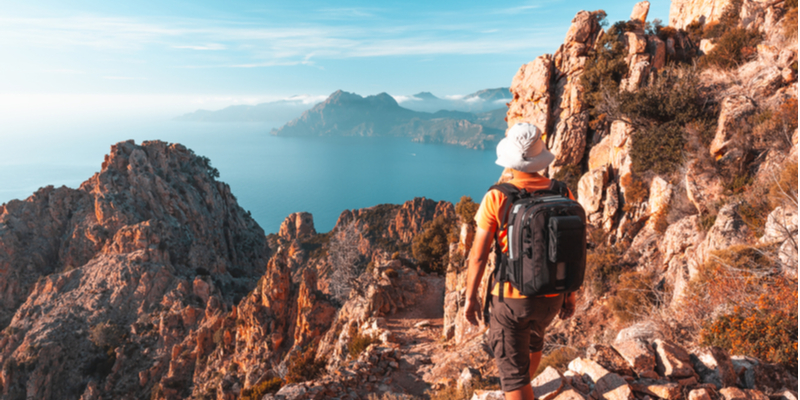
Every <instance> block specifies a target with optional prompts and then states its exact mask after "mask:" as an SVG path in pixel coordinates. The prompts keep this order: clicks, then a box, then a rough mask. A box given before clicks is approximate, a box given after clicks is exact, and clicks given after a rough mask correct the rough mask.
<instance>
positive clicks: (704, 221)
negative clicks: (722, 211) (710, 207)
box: [698, 213, 717, 232]
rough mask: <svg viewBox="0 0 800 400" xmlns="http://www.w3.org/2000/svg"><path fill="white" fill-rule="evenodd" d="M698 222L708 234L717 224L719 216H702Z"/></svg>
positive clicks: (709, 214)
mask: <svg viewBox="0 0 800 400" xmlns="http://www.w3.org/2000/svg"><path fill="white" fill-rule="evenodd" d="M698 222H699V223H700V228H702V229H703V230H704V231H706V232H708V230H709V229H711V227H712V226H714V223H715V222H717V214H712V213H706V214H700V220H699V221H698Z"/></svg>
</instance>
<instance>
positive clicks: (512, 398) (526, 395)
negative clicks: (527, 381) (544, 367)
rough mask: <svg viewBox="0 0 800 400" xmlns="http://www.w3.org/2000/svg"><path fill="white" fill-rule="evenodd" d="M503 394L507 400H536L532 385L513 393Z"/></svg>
mask: <svg viewBox="0 0 800 400" xmlns="http://www.w3.org/2000/svg"><path fill="white" fill-rule="evenodd" d="M503 394H504V395H505V398H506V400H534V399H533V388H532V387H531V385H525V386H523V387H521V388H519V389H517V390H515V391H513V392H505V393H503Z"/></svg>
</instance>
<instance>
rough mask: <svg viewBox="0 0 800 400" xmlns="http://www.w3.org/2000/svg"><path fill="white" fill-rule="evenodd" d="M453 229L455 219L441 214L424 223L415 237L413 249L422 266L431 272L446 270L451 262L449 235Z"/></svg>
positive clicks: (412, 244)
mask: <svg viewBox="0 0 800 400" xmlns="http://www.w3.org/2000/svg"><path fill="white" fill-rule="evenodd" d="M452 229H453V221H452V220H451V219H450V218H447V217H446V216H444V215H439V216H438V217H436V218H435V219H434V220H433V221H428V222H426V223H425V224H424V225H422V232H420V233H419V234H418V235H417V236H415V237H414V239H413V240H412V243H411V251H412V253H413V254H414V258H416V259H417V261H419V263H420V266H422V267H423V268H425V269H426V270H427V271H430V272H445V271H446V269H447V264H448V263H449V261H450V260H449V259H448V258H449V257H448V253H449V251H450V240H449V236H450V234H451V231H452Z"/></svg>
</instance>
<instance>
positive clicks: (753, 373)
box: [731, 356, 797, 392]
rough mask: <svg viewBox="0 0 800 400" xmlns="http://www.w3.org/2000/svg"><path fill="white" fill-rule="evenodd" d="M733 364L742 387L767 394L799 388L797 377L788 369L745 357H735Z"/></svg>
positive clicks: (732, 359)
mask: <svg viewBox="0 0 800 400" xmlns="http://www.w3.org/2000/svg"><path fill="white" fill-rule="evenodd" d="M731 363H732V364H733V369H734V370H735V371H736V373H737V375H738V377H739V382H738V383H739V386H740V387H743V388H746V389H757V390H761V391H765V392H775V391H778V390H780V389H783V388H796V387H797V377H796V376H794V375H792V374H789V373H788V372H787V371H786V368H783V367H781V366H780V365H777V364H768V363H762V362H761V361H759V360H757V359H755V358H752V357H745V356H733V357H731Z"/></svg>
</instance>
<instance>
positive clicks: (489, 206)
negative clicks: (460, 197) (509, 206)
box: [475, 190, 502, 233]
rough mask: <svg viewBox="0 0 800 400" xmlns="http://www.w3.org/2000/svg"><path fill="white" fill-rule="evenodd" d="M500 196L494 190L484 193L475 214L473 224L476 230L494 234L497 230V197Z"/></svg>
mask: <svg viewBox="0 0 800 400" xmlns="http://www.w3.org/2000/svg"><path fill="white" fill-rule="evenodd" d="M501 195H502V194H501V193H499V192H498V191H496V190H490V191H488V192H486V194H485V195H484V196H483V200H481V205H480V206H479V207H478V212H476V213H475V223H476V224H477V225H478V228H481V229H483V230H486V231H489V232H492V233H494V231H495V230H496V229H497V210H498V206H499V202H498V200H499V196H501Z"/></svg>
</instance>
